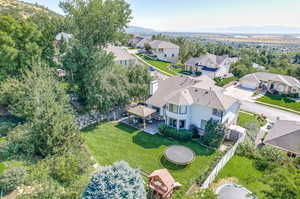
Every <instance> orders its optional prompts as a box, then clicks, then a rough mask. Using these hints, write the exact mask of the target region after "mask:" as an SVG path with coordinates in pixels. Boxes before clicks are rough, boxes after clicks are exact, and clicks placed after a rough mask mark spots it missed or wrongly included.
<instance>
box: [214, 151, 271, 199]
mask: <svg viewBox="0 0 300 199" xmlns="http://www.w3.org/2000/svg"><path fill="white" fill-rule="evenodd" d="M263 176H264V175H263V173H262V172H261V171H258V170H257V169H256V168H255V167H254V163H253V160H251V159H248V158H246V157H241V156H237V155H235V156H234V157H232V159H231V160H230V161H229V162H228V163H227V164H226V166H225V167H224V168H223V169H222V170H221V172H220V173H219V174H218V176H217V178H216V180H215V182H217V181H218V180H220V179H224V178H229V177H234V178H236V179H237V180H238V182H237V184H240V185H243V186H245V187H246V188H247V189H249V190H250V191H252V192H253V193H255V194H257V196H258V198H261V197H262V194H263V193H262V190H263V189H265V188H266V189H267V188H268V185H265V184H263V183H262V182H260V181H258V180H259V179H261V178H263Z"/></svg>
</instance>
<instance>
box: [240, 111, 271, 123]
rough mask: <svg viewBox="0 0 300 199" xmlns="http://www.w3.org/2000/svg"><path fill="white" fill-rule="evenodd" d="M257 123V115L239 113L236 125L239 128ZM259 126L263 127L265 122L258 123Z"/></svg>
mask: <svg viewBox="0 0 300 199" xmlns="http://www.w3.org/2000/svg"><path fill="white" fill-rule="evenodd" d="M254 120H256V121H257V115H256V114H254V113H248V112H239V118H238V125H239V126H241V127H245V126H246V124H247V123H249V122H251V121H254ZM258 122H259V124H260V126H264V125H265V124H266V123H267V121H258Z"/></svg>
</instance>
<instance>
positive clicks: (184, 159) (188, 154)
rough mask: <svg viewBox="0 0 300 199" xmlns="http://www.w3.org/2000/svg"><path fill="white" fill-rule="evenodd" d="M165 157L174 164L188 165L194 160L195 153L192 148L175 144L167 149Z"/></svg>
mask: <svg viewBox="0 0 300 199" xmlns="http://www.w3.org/2000/svg"><path fill="white" fill-rule="evenodd" d="M164 156H165V158H166V159H167V160H168V161H170V162H171V163H173V164H177V165H187V164H190V163H192V162H193V161H194V159H195V153H194V151H192V150H191V149H189V148H187V147H185V146H180V145H173V146H170V147H168V148H167V149H166V151H165V154H164Z"/></svg>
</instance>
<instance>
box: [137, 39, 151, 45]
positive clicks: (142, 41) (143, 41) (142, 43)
mask: <svg viewBox="0 0 300 199" xmlns="http://www.w3.org/2000/svg"><path fill="white" fill-rule="evenodd" d="M151 41H152V40H151V39H149V38H143V39H142V40H140V41H139V42H137V44H136V45H137V46H142V47H144V45H145V43H150V42H151Z"/></svg>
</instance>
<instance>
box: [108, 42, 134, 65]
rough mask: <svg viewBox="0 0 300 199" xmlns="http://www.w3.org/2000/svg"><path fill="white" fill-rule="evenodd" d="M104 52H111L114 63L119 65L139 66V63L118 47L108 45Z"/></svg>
mask: <svg viewBox="0 0 300 199" xmlns="http://www.w3.org/2000/svg"><path fill="white" fill-rule="evenodd" d="M105 50H106V51H107V52H111V53H112V54H113V55H114V56H115V58H114V61H115V62H116V63H118V64H120V65H123V66H135V65H138V64H139V61H138V60H137V59H136V58H135V57H134V56H133V55H131V54H130V53H129V52H128V51H127V50H126V49H124V48H122V47H120V46H112V45H109V46H108V47H107V48H105Z"/></svg>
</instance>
